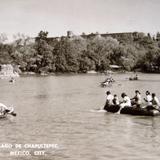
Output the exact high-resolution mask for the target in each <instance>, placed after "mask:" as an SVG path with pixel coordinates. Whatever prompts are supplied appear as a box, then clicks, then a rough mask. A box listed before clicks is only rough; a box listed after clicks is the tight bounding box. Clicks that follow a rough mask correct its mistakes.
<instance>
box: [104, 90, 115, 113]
mask: <svg viewBox="0 0 160 160" xmlns="http://www.w3.org/2000/svg"><path fill="white" fill-rule="evenodd" d="M106 95H107V97H106V104H105V106H104V110H106V109H107V107H108V106H110V105H113V98H114V97H113V95H112V94H111V92H110V91H107V92H106Z"/></svg>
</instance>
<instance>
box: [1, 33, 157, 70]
mask: <svg viewBox="0 0 160 160" xmlns="http://www.w3.org/2000/svg"><path fill="white" fill-rule="evenodd" d="M47 36H48V32H44V31H40V32H39V34H38V36H37V38H36V40H35V42H32V43H29V40H30V39H29V38H28V37H27V38H26V37H23V38H22V37H20V38H19V39H17V40H16V41H14V43H12V44H4V43H3V41H2V40H3V39H5V37H4V35H3V36H1V37H2V38H1V41H0V64H4V63H5V64H14V65H19V66H20V69H21V70H22V71H23V72H24V71H27V72H31V71H32V72H36V73H50V72H62V73H64V72H76V73H77V72H78V73H80V72H87V71H89V70H95V71H99V72H103V71H105V70H108V69H109V66H110V65H112V64H115V65H119V66H121V68H122V69H123V70H128V71H131V70H135V69H139V70H141V71H146V72H160V33H157V35H156V37H152V36H151V35H150V34H147V35H145V34H144V33H138V32H134V33H123V34H122V33H121V34H113V35H112V34H110V35H107V34H106V35H99V34H91V35H83V36H72V37H60V38H59V39H56V38H52V39H50V38H48V37H47Z"/></svg>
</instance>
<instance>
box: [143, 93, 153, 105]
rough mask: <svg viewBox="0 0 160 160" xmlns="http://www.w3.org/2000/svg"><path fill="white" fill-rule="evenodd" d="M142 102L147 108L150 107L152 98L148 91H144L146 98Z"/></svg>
mask: <svg viewBox="0 0 160 160" xmlns="http://www.w3.org/2000/svg"><path fill="white" fill-rule="evenodd" d="M144 101H145V102H146V103H147V106H151V105H152V96H151V93H150V92H149V91H146V98H144Z"/></svg>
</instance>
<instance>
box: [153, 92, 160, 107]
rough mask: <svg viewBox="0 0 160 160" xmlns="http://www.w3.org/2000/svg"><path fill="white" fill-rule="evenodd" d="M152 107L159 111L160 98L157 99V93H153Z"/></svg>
mask: <svg viewBox="0 0 160 160" xmlns="http://www.w3.org/2000/svg"><path fill="white" fill-rule="evenodd" d="M152 106H153V107H154V108H156V109H159V107H160V102H159V100H158V98H157V97H156V94H155V93H152Z"/></svg>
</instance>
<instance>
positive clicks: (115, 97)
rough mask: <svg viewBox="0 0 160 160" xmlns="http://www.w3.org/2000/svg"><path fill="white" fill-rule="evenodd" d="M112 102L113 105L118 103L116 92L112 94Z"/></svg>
mask: <svg viewBox="0 0 160 160" xmlns="http://www.w3.org/2000/svg"><path fill="white" fill-rule="evenodd" d="M113 104H114V105H119V99H118V96H117V95H116V94H115V95H114V98H113Z"/></svg>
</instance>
